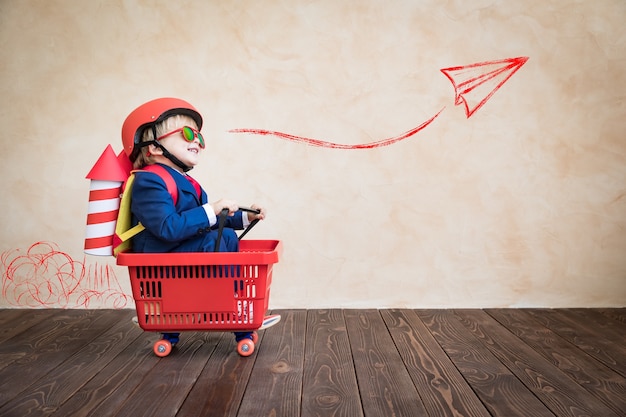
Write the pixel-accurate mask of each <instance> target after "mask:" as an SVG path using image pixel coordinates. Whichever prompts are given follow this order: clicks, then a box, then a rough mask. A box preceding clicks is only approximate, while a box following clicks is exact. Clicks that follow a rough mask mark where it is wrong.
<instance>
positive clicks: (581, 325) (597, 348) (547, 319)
mask: <svg viewBox="0 0 626 417" xmlns="http://www.w3.org/2000/svg"><path fill="white" fill-rule="evenodd" d="M527 311H528V312H529V313H530V314H532V316H533V317H535V319H536V320H539V322H540V323H542V324H543V325H544V326H546V327H548V328H549V329H551V330H552V331H554V332H555V333H557V334H559V335H560V336H561V337H563V338H564V339H565V340H567V341H569V342H570V343H572V344H574V345H575V346H577V347H578V348H579V349H581V350H583V351H585V352H587V353H588V354H589V355H591V356H593V357H594V358H596V359H597V360H599V361H600V362H602V363H604V364H605V365H606V366H608V367H609V368H611V369H613V370H614V371H616V372H618V373H619V374H620V375H622V376H624V377H626V361H625V360H624V358H625V357H626V340H625V339H624V337H626V336H624V335H621V338H620V337H619V335H618V336H615V335H611V336H610V337H607V336H606V335H604V334H603V333H602V330H599V329H598V328H597V326H596V325H595V324H594V323H593V322H592V321H588V320H585V319H582V318H580V317H575V316H573V315H572V314H571V313H568V312H567V310H565V309H558V310H550V309H528V310H527Z"/></svg>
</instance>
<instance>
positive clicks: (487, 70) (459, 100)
mask: <svg viewBox="0 0 626 417" xmlns="http://www.w3.org/2000/svg"><path fill="white" fill-rule="evenodd" d="M526 61H528V57H518V58H508V59H502V60H497V61H486V62H479V63H475V64H469V65H463V66H458V67H450V68H443V69H441V70H440V71H441V72H442V73H443V74H444V75H445V76H446V77H448V79H449V80H450V82H452V85H453V86H454V94H455V97H454V104H455V105H461V104H464V105H465V114H466V116H467V118H468V119H469V118H470V117H471V116H472V115H473V114H474V113H475V112H476V111H477V110H478V109H480V108H481V107H482V106H483V105H484V104H485V103H486V102H487V101H488V100H489V99H490V98H491V97H492V96H493V95H494V93H495V92H496V91H498V90H499V89H500V87H502V85H503V84H504V83H505V82H506V81H507V80H508V79H509V78H511V76H512V75H513V74H514V73H515V72H516V71H517V70H518V69H520V68H521V67H522V65H524V64H525V63H526ZM444 109H445V107H444V108H442V109H441V110H439V111H438V112H437V113H435V115H434V116H432V117H431V118H429V119H428V120H426V121H425V122H423V123H422V124H420V125H419V126H417V127H415V128H413V129H411V130H409V131H407V132H405V133H403V134H401V135H399V136H396V137H391V138H388V139H383V140H379V141H376V142H370V143H362V144H356V145H345V144H341V143H335V142H331V141H326V140H319V139H311V138H306V137H302V136H295V135H291V134H288V133H282V132H278V131H274V130H265V129H231V130H229V132H230V133H248V134H253V135H261V136H276V137H278V138H280V139H285V140H288V141H291V142H297V143H304V144H306V145H310V146H318V147H324V148H333V149H372V148H379V147H382V146H388V145H392V144H394V143H396V142H399V141H401V140H404V139H407V138H410V137H411V136H414V135H415V134H416V133H418V132H420V131H421V130H423V129H424V128H425V127H426V126H428V125H429V124H431V123H432V122H433V121H434V120H435V119H436V118H437V117H438V116H439V115H440V114H441V112H442V111H443V110H444Z"/></svg>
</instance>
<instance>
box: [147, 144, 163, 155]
mask: <svg viewBox="0 0 626 417" xmlns="http://www.w3.org/2000/svg"><path fill="white" fill-rule="evenodd" d="M148 152H149V153H150V154H152V155H163V150H162V149H161V148H160V147H158V146H155V145H148Z"/></svg>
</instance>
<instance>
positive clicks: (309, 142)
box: [231, 109, 443, 149]
mask: <svg viewBox="0 0 626 417" xmlns="http://www.w3.org/2000/svg"><path fill="white" fill-rule="evenodd" d="M442 111H443V109H441V110H439V112H438V113H437V114H435V115H434V116H433V117H431V118H430V119H428V120H426V121H425V122H424V123H422V124H421V125H419V126H417V127H416V128H414V129H411V130H409V131H408V132H405V133H403V134H401V135H400V136H396V137H393V138H388V139H383V140H379V141H377V142H370V143H362V144H357V145H343V144H341V143H333V142H327V141H323V140H318V139H309V138H303V137H300V136H294V135H289V134H287V133H281V132H274V131H271V130H262V129H234V130H231V132H234V133H253V134H256V135H263V136H277V137H279V138H281V139H286V140H290V141H292V142H300V143H305V144H307V145H311V146H320V147H324V148H335V149H372V148H380V147H382V146H388V145H391V144H394V143H396V142H399V141H401V140H403V139H406V138H408V137H411V136H413V135H414V134H416V133H417V132H419V131H420V130H422V129H424V128H425V127H426V126H428V125H429V124H431V123H432V121H433V120H435V119H436V118H437V116H439V113H441V112H442Z"/></svg>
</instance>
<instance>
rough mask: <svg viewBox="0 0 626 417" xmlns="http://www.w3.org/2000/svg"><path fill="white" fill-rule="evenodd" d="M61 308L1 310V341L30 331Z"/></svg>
mask: <svg viewBox="0 0 626 417" xmlns="http://www.w3.org/2000/svg"><path fill="white" fill-rule="evenodd" d="M58 311H59V310H51V309H41V310H25V309H4V310H0V341H4V340H7V339H10V338H12V337H13V336H15V335H18V334H21V333H23V332H27V331H29V328H30V327H32V326H34V325H36V324H37V323H40V322H42V321H44V320H47V319H50V318H51V317H52V315H54V314H55V312H58Z"/></svg>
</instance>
